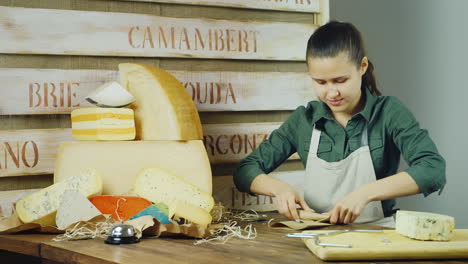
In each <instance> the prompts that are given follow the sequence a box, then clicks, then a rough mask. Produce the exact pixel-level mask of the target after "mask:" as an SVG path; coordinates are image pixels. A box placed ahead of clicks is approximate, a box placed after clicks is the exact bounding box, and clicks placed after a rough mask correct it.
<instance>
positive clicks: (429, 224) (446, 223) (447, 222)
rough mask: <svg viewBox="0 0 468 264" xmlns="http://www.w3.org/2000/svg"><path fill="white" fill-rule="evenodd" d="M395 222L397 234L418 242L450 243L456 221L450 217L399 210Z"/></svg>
mask: <svg viewBox="0 0 468 264" xmlns="http://www.w3.org/2000/svg"><path fill="white" fill-rule="evenodd" d="M395 222H396V223H395V231H396V232H397V233H399V234H401V235H404V236H407V237H410V238H414V239H418V240H438V241H448V240H450V239H452V237H453V235H454V232H453V231H454V229H455V219H454V218H453V217H451V216H448V215H442V214H434V213H425V212H415V211H404V210H399V211H397V214H396V221H395Z"/></svg>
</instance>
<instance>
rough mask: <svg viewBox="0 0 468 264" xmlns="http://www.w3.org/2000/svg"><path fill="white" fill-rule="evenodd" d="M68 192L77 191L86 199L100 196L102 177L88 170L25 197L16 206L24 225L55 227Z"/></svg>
mask: <svg viewBox="0 0 468 264" xmlns="http://www.w3.org/2000/svg"><path fill="white" fill-rule="evenodd" d="M67 191H77V192H79V193H81V194H82V195H84V196H86V197H91V196H94V195H97V194H100V193H101V191H102V182H101V177H100V176H99V175H98V173H97V172H96V171H95V170H91V169H88V170H86V171H83V172H81V173H78V174H75V175H73V176H71V177H69V178H67V179H66V180H64V181H62V182H59V183H55V184H52V185H51V186H49V187H47V188H44V189H42V190H40V191H38V192H35V193H33V194H30V195H28V196H26V197H23V198H22V199H21V200H19V201H18V203H17V204H16V212H17V213H18V217H19V218H20V219H21V221H23V222H24V223H38V224H41V225H43V226H55V217H56V213H57V209H58V208H59V206H60V204H61V202H62V196H63V195H64V193H65V192H67Z"/></svg>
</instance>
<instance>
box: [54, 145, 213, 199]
mask: <svg viewBox="0 0 468 264" xmlns="http://www.w3.org/2000/svg"><path fill="white" fill-rule="evenodd" d="M147 166H158V167H160V168H163V169H165V170H168V171H171V172H172V173H174V174H176V175H178V176H179V177H182V178H184V179H185V180H186V181H188V182H191V183H192V184H194V185H196V186H197V187H198V188H200V189H202V190H204V191H205V192H209V193H210V194H211V191H212V174H211V166H210V161H209V160H208V155H207V154H206V149H205V146H204V145H203V142H202V141H201V140H187V141H75V142H62V143H61V144H60V146H59V149H58V152H57V158H56V160H55V170H54V182H60V181H63V180H65V179H66V178H68V177H70V176H72V175H76V174H77V173H78V172H80V171H81V170H83V169H86V168H95V169H96V170H97V171H99V173H100V174H101V177H102V182H103V191H102V194H104V195H124V194H128V193H129V192H130V189H131V188H132V187H133V184H134V182H135V177H136V176H137V174H138V172H140V171H141V169H142V168H144V167H147Z"/></svg>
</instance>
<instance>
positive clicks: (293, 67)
mask: <svg viewBox="0 0 468 264" xmlns="http://www.w3.org/2000/svg"><path fill="white" fill-rule="evenodd" d="M318 1H319V2H320V10H321V13H319V14H317V13H311V12H312V11H310V10H296V12H290V11H291V10H289V11H285V10H288V8H283V11H278V10H273V9H270V10H261V9H253V8H254V7H252V9H250V8H245V7H244V8H231V7H226V6H224V7H223V6H219V5H223V4H219V3H222V2H233V1H212V2H213V3H215V5H218V6H210V5H200V6H199V5H197V3H196V2H197V1H177V0H176V1H157V0H155V1H151V0H149V1H143V0H141V1H137V0H135V1H115V0H88V1H82V0H44V1H29V0H2V1H0V7H1V6H3V7H22V8H41V9H51V10H52V9H58V10H73V11H88V12H89V11H96V12H117V13H126V14H137V15H151V16H160V17H171V18H182V19H202V20H206V19H208V20H210V19H212V20H226V19H229V20H235V21H240V22H241V23H249V22H255V23H279V24H286V23H294V24H301V25H311V26H314V27H316V26H318V25H320V24H322V23H323V21H327V20H328V0H318ZM168 2H172V3H168ZM177 2H179V3H183V2H185V3H187V4H175V3H177ZM189 2H191V3H189ZM234 2H235V1H234ZM244 2H248V1H244ZM228 6H229V5H228ZM231 6H232V4H231ZM259 8H262V9H269V8H263V7H259ZM63 19H64V20H67V19H71V18H67V16H64V17H63ZM2 23H3V24H2ZM66 23H67V21H64V24H66ZM7 24H8V23H7V21H2V18H0V25H7ZM91 24H92V21H91ZM279 24H278V25H279ZM48 45H53V42H51V43H49V44H48ZM283 45H285V44H283ZM0 49H1V48H0ZM26 53H27V52H26ZM26 53H25V52H19V51H16V52H15V51H10V50H1V51H0V77H1V76H3V77H2V82H3V83H5V82H6V79H7V77H8V76H10V77H11V76H12V75H11V73H12V72H15V71H16V72H18V69H19V70H20V71H21V69H22V68H26V69H24V71H25V72H26V71H30V72H31V74H34V72H36V73H37V71H38V70H45V72H48V73H49V74H50V73H52V74H53V73H54V72H56V71H57V70H58V71H69V72H70V74H77V73H80V72H88V73H89V72H101V73H106V74H107V75H105V74H104V75H105V76H108V77H109V78H111V79H112V78H115V72H116V71H117V65H118V64H119V63H122V62H135V63H145V64H152V65H155V66H158V67H161V68H163V69H166V70H168V71H170V72H172V73H174V74H175V75H176V76H177V73H178V74H179V76H181V78H182V77H183V76H185V75H190V76H192V75H193V74H188V73H190V72H203V71H206V72H214V73H215V75H216V73H217V72H218V73H219V72H231V73H230V74H232V75H229V76H231V77H230V78H233V79H238V76H237V75H236V74H238V73H240V72H242V73H245V74H250V75H249V76H254V77H255V76H257V77H255V78H259V79H265V77H266V78H268V75H269V73H274V74H271V76H272V77H271V79H272V82H273V83H278V82H276V81H274V80H280V79H278V78H282V77H281V76H283V75H282V73H284V76H290V77H291V78H292V79H293V80H296V81H297V80H298V79H299V81H297V82H298V83H301V85H302V86H303V87H307V85H306V83H307V77H306V76H307V67H306V64H305V62H304V61H303V60H301V59H299V60H298V59H297V58H296V59H294V60H295V61H294V60H279V59H277V60H275V59H270V60H265V58H259V59H252V58H250V59H248V60H246V59H245V58H238V59H226V58H222V56H218V57H217V58H216V59H213V58H215V57H216V56H214V57H213V58H209V57H205V58H176V57H175V56H170V55H168V57H164V58H162V57H159V56H158V57H154V56H155V55H154V54H153V55H151V56H138V55H135V54H132V55H131V56H132V57H128V56H129V55H126V54H123V53H119V54H116V55H113V54H110V55H107V56H96V55H95V54H93V55H87V54H85V55H76V54H75V55H68V54H67V52H61V53H57V54H60V55H51V54H50V53H49V54H40V53H41V52H32V53H36V54H26ZM45 53H48V52H45ZM51 53H53V52H51ZM89 54H91V53H89ZM183 56H185V55H183ZM278 58H280V57H278ZM48 69H49V70H48ZM47 70H48V71H47ZM2 73H3V75H2ZM5 73H6V74H5ZM184 74H185V75H184ZM218 75H219V74H218ZM28 76H29V75H28ZM244 76H246V75H244ZM258 76H261V78H260V77H258ZM254 77H252V78H253V79H255V78H254ZM19 78H21V76H20V77H19ZM226 78H227V77H226ZM275 78H276V79H275ZM284 78H286V77H284ZM97 81H98V82H99V81H105V78H104V79H100V80H97ZM188 82H189V81H187V82H186V83H185V85H186V87H188V90H189V89H190V84H187V83H188ZM259 82H260V81H259ZM283 82H285V83H286V84H285V85H287V83H288V82H289V81H288V79H287V78H286V79H283ZM290 84H291V85H293V83H290ZM38 85H39V84H38ZM250 85H251V86H252V85H254V84H250ZM261 86H262V85H258V87H261ZM263 86H264V87H265V84H264V85H263ZM8 87H9V88H8ZM8 87H7V86H5V85H3V86H0V91H1V93H2V95H6V94H7V93H8V94H9V95H14V94H15V93H14V92H12V91H15V90H16V89H17V88H16V87H15V88H12V87H14V85H13V86H11V85H10V86H8ZM278 87H279V85H278ZM294 88H296V85H295V84H294ZM7 89H10V90H9V91H8V92H7ZM12 89H13V90H12ZM18 89H19V88H18ZM36 89H39V88H37V87H36ZM301 89H302V87H301ZM273 91H276V90H273ZM304 91H305V93H307V92H308V91H311V90H302V91H301V92H303V93H304ZM18 92H19V91H18ZM276 92H278V94H277V95H271V94H270V96H271V97H270V99H268V98H267V99H264V100H272V99H271V98H273V97H275V98H293V97H294V96H296V97H297V93H298V89H293V88H291V89H288V87H285V89H284V90H277V91H276ZM313 97H314V95H311V98H310V99H313ZM5 98H6V96H5V97H4V98H0V102H1V105H0V131H1V132H2V133H3V134H2V135H5V133H7V132H6V131H9V132H8V133H10V132H12V131H13V132H14V131H18V130H25V129H26V130H31V129H68V128H70V126H71V124H70V118H69V115H68V114H63V113H66V112H69V111H70V109H71V108H69V109H68V110H64V111H65V112H62V114H59V112H57V111H56V112H54V111H44V112H37V113H33V112H27V111H25V112H18V111H17V110H15V107H16V106H14V105H13V106H8V103H9V102H10V101H11V100H7V99H5ZM2 100H4V101H2ZM12 100H14V99H12ZM258 100H259V101H261V98H259V99H258ZM273 104H274V103H272V105H273ZM292 104H294V103H292ZM7 106H8V107H10V108H9V109H10V110H6V109H7ZM2 107H3V108H2ZM197 107H198V108H199V111H200V117H201V120H202V123H203V124H204V125H207V126H212V127H216V126H217V125H220V124H221V125H222V126H223V124H239V125H243V124H245V123H262V122H270V123H272V122H282V121H284V120H285V119H286V118H287V117H288V116H289V114H290V113H291V112H292V110H293V109H294V108H295V107H293V106H292V105H291V104H290V105H288V106H278V108H277V109H274V110H268V109H273V108H271V106H264V107H263V108H262V107H261V106H259V107H257V108H255V107H254V108H252V109H246V108H241V109H236V108H229V107H226V108H225V109H221V110H220V109H214V110H213V109H210V107H208V106H207V107H205V108H203V106H200V104H199V105H197ZM11 109H14V110H11ZM8 111H10V112H8ZM277 124H278V123H277ZM13 132H12V133H13ZM0 141H3V139H0ZM25 142H27V141H24V142H23V144H24V143H25ZM30 145H31V146H32V144H30ZM31 146H29V147H31ZM3 150H4V149H3ZM5 151H6V150H5ZM32 151H34V148H32ZM18 162H20V161H18ZM26 162H28V164H29V163H34V159H26ZM235 166H236V164H235V163H232V162H231V163H223V162H213V165H212V168H213V175H214V176H215V177H216V176H218V175H219V177H220V178H219V179H221V177H222V180H219V181H218V182H219V183H218V184H217V183H216V182H217V181H216V180H214V182H215V184H214V186H221V185H222V186H226V185H229V183H227V181H226V179H230V177H231V176H226V175H232V172H233V170H234V168H235ZM302 169H303V166H302V163H301V162H300V161H298V160H297V157H296V159H292V160H290V161H288V162H286V163H285V164H283V165H282V166H280V167H279V168H278V170H277V171H278V172H282V171H283V172H285V171H297V170H302ZM221 175H222V176H221ZM52 180H53V178H52V175H51V174H45V175H23V176H21V177H18V176H11V175H10V176H7V177H0V191H5V190H20V189H32V188H42V187H46V186H48V185H50V184H52ZM229 188H232V186H231V185H229ZM236 195H237V194H236Z"/></svg>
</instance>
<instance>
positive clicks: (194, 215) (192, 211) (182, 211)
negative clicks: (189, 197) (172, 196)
mask: <svg viewBox="0 0 468 264" xmlns="http://www.w3.org/2000/svg"><path fill="white" fill-rule="evenodd" d="M169 217H170V218H171V219H172V218H173V217H181V218H184V219H185V220H187V221H190V222H192V223H195V224H199V225H202V226H205V227H206V226H207V225H209V224H210V223H211V220H212V216H211V214H210V213H208V212H207V211H206V210H203V209H201V208H200V207H198V206H194V205H192V204H189V203H185V202H182V201H179V200H173V201H172V202H171V204H170V205H169Z"/></svg>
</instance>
